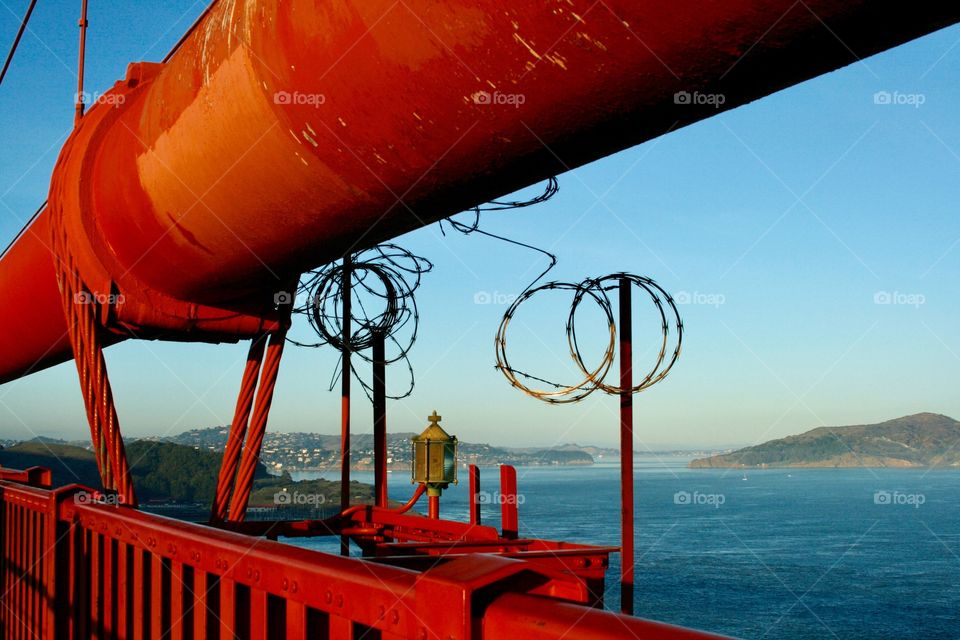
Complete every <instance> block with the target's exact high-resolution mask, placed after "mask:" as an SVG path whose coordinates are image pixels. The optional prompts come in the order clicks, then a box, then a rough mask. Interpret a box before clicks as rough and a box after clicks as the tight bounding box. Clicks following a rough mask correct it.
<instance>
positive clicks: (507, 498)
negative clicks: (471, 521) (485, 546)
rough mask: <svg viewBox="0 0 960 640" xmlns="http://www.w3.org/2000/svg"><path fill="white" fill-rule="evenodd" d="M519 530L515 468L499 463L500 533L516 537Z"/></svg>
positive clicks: (504, 535) (507, 536)
mask: <svg viewBox="0 0 960 640" xmlns="http://www.w3.org/2000/svg"><path fill="white" fill-rule="evenodd" d="M519 531H520V516H519V514H518V513H517V470H516V469H515V468H514V467H513V466H511V465H509V464H502V465H500V533H501V534H502V535H503V537H504V538H516V537H517V536H518V535H519Z"/></svg>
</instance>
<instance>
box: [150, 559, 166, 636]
mask: <svg viewBox="0 0 960 640" xmlns="http://www.w3.org/2000/svg"><path fill="white" fill-rule="evenodd" d="M163 595H164V594H163V557H162V556H160V555H159V554H156V553H151V554H150V638H151V640H163V638H164V635H163Z"/></svg>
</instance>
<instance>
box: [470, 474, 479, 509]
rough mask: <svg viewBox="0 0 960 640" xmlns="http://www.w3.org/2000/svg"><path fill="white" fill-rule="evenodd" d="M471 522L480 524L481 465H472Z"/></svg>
mask: <svg viewBox="0 0 960 640" xmlns="http://www.w3.org/2000/svg"><path fill="white" fill-rule="evenodd" d="M470 524H480V467H478V466H477V465H475V464H472V465H470Z"/></svg>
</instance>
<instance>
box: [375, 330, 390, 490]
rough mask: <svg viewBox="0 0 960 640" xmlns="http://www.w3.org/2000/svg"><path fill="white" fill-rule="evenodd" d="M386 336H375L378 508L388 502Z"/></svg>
mask: <svg viewBox="0 0 960 640" xmlns="http://www.w3.org/2000/svg"><path fill="white" fill-rule="evenodd" d="M385 342H386V336H385V335H384V333H383V332H382V331H377V332H376V334H375V335H374V336H373V461H374V478H373V484H374V490H375V493H376V497H377V502H376V504H377V506H378V507H386V506H388V502H387V383H386V377H387V376H386V374H387V371H386V370H387V364H386V345H385Z"/></svg>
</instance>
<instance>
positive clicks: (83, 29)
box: [73, 0, 88, 127]
mask: <svg viewBox="0 0 960 640" xmlns="http://www.w3.org/2000/svg"><path fill="white" fill-rule="evenodd" d="M78 24H79V26H80V55H79V58H78V60H77V103H76V107H75V112H74V116H73V126H74V127H76V126H77V125H79V124H80V118H82V117H83V108H84V103H83V69H84V66H85V60H86V52H87V26H88V22H87V0H83V2H82V3H81V5H80V22H79V23H78Z"/></svg>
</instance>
